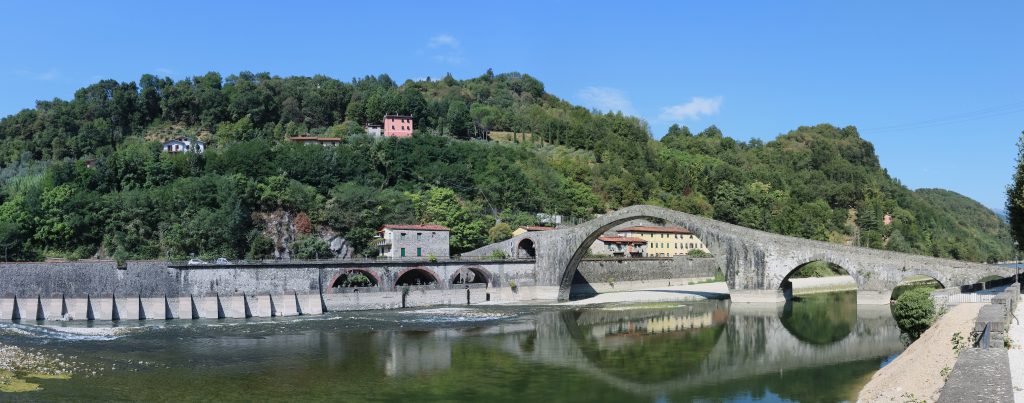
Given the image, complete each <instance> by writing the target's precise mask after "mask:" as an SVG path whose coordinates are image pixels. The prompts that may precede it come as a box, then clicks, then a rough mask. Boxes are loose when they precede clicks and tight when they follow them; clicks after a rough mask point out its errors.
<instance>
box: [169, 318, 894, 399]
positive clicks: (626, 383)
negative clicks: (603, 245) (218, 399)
mask: <svg viewBox="0 0 1024 403" xmlns="http://www.w3.org/2000/svg"><path fill="white" fill-rule="evenodd" d="M781 310H782V306H781V305H771V306H767V307H764V306H755V305H751V304H732V305H731V306H730V303H728V302H721V301H713V302H706V303H697V304H689V305H685V306H683V307H681V308H673V309H670V310H665V309H657V310H654V309H652V310H649V312H648V311H642V310H641V311H638V310H627V311H610V310H585V311H564V310H563V311H545V312H540V313H538V314H536V315H535V316H533V317H532V319H524V320H513V321H502V322H501V323H499V324H495V325H487V326H475V327H464V328H444V329H436V330H420V331H404V330H397V329H392V330H381V331H374V332H372V333H371V334H367V333H366V332H362V331H355V332H350V331H312V332H309V331H304V332H299V333H297V334H280V333H277V334H269V335H267V336H265V337H243V338H236V337H217V338H210V339H207V340H206V341H205V342H204V343H185V344H180V343H175V344H172V345H169V346H168V348H169V349H170V351H168V353H171V354H176V355H184V356H190V357H196V358H195V359H197V360H199V361H204V360H207V359H212V358H214V357H218V356H220V354H223V352H224V351H232V352H233V354H236V355H239V356H262V355H266V354H273V357H275V358H274V361H273V365H274V367H279V368H304V367H309V368H315V371H317V373H318V374H320V373H321V371H323V369H324V368H339V369H344V368H365V366H361V365H362V364H358V363H365V362H368V361H369V362H376V363H377V364H376V365H373V366H372V367H375V368H378V371H380V372H379V373H377V374H376V376H381V377H384V376H412V375H422V374H425V373H441V372H444V371H448V370H449V369H450V368H451V367H452V366H455V365H461V363H460V362H459V360H458V359H456V357H455V356H454V355H453V351H456V350H457V349H455V348H453V346H455V345H456V344H458V343H467V342H468V343H473V344H476V345H481V346H487V347H489V348H491V349H497V350H502V351H505V352H507V353H509V354H512V355H514V356H516V357H519V358H520V359H521V360H526V361H529V362H536V363H540V364H544V365H546V366H551V367H558V368H567V369H571V370H574V371H578V372H580V373H582V374H585V375H586V376H588V377H590V378H593V379H596V380H599V381H601V382H602V383H605V384H608V385H611V386H613V387H615V388H617V389H620V390H623V391H626V392H629V393H631V394H634V395H637V396H650V397H659V396H665V395H667V394H669V393H671V392H675V391H685V390H689V389H693V388H698V387H701V386H706V385H707V386H712V385H721V384H725V383H728V382H735V381H741V380H744V379H749V378H753V377H757V376H760V375H767V374H779V373H785V372H788V371H793V370H799V369H807V368H825V367H832V366H836V365H839V364H845V363H854V362H862V361H865V360H879V362H880V361H881V360H882V359H883V358H885V357H889V356H891V355H892V354H895V353H897V352H900V351H902V350H903V345H902V344H901V342H900V340H899V330H898V329H897V328H896V325H895V323H894V320H893V319H892V316H891V315H890V313H889V310H888V307H885V306H863V305H862V306H859V307H858V313H857V320H856V322H855V325H854V326H853V329H852V331H851V332H850V334H849V335H848V336H846V337H845V338H843V339H842V340H840V341H837V342H835V343H831V344H827V345H813V344H809V343H805V342H803V341H800V340H799V339H797V338H796V337H795V336H793V335H792V334H790V333H789V332H788V331H787V330H786V328H785V327H784V326H783V324H782V320H781V319H780V316H779V315H780V314H781ZM664 318H670V319H671V320H672V321H674V322H675V323H676V324H678V325H679V329H678V330H667V329H650V328H648V329H645V330H646V331H648V332H653V333H656V334H653V335H647V336H640V337H636V338H624V339H617V340H615V343H611V345H608V344H602V343H600V341H601V338H602V337H604V338H607V337H609V336H608V334H607V332H604V331H593V330H594V329H606V328H614V327H615V325H617V324H622V323H648V324H650V323H658V322H659V320H662V319H664ZM301 323H302V322H301V321H300V322H297V323H296V326H298V327H299V328H301V327H302V326H304V325H302V324H301ZM308 323H316V322H308ZM701 325H704V326H705V328H703V329H701V328H700V326H701ZM691 327H692V328H691ZM662 330H666V331H665V332H664V333H662V332H661V331H662ZM700 332H706V333H705V334H711V335H713V336H714V337H713V338H711V339H710V341H709V343H708V345H707V347H706V348H701V349H691V350H690V351H679V353H680V355H679V356H674V355H672V354H668V355H659V354H662V352H663V350H664V349H662V350H659V349H658V345H659V343H664V342H669V343H671V342H673V341H680V340H681V342H682V343H684V344H682V345H683V346H686V344H685V343H691V342H692V341H693V339H690V338H686V337H688V336H691V335H696V334H698V333H700ZM662 335H667V336H682V337H677V338H669V339H666V338H661V337H660V336H662ZM651 336H653V337H651ZM612 337H617V336H612ZM469 339H471V340H469ZM630 347H635V348H639V349H643V350H644V352H645V353H650V354H653V355H648V356H647V357H653V358H655V359H664V360H665V361H664V362H663V363H671V362H674V361H677V360H679V359H681V356H682V355H687V354H689V355H694V356H696V360H695V361H694V364H695V365H692V366H686V367H681V369H680V370H679V371H675V372H673V371H669V376H666V377H663V378H662V379H656V380H650V381H645V380H644V379H636V377H630V376H628V374H626V375H627V376H623V375H624V374H623V368H622V367H621V366H619V364H620V363H619V362H611V363H607V362H602V361H601V360H602V358H601V357H602V355H601V353H603V352H608V351H613V350H615V349H621V348H630ZM177 349H181V350H185V351H180V352H176V351H174V350H177ZM206 355H209V357H204V356H206ZM315 356H318V357H322V358H323V363H322V364H312V361H310V360H309V357H315ZM466 358H468V359H472V356H467V357H463V359H466ZM640 364H641V365H643V364H648V363H646V362H641V363H640ZM651 365H659V363H657V362H655V363H653V364H651ZM525 367H526V368H529V366H525ZM224 370H225V371H241V372H246V371H251V370H252V368H251V367H249V366H248V365H242V363H239V364H238V365H236V366H228V367H225V368H224Z"/></svg>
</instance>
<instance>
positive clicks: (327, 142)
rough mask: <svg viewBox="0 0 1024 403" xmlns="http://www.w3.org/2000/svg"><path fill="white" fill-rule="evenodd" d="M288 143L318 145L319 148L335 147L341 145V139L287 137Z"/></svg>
mask: <svg viewBox="0 0 1024 403" xmlns="http://www.w3.org/2000/svg"><path fill="white" fill-rule="evenodd" d="M288 141H291V142H293V143H302V144H306V145H319V146H336V145H338V144H341V139H339V138H336V137H310V136H299V137H289V138H288Z"/></svg>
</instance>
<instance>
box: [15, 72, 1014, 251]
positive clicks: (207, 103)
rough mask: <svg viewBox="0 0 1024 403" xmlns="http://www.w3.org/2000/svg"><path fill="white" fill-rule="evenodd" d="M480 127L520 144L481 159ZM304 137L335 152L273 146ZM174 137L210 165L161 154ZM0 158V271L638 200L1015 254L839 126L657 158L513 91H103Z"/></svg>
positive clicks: (179, 84) (269, 81)
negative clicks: (382, 123) (388, 132)
mask: <svg viewBox="0 0 1024 403" xmlns="http://www.w3.org/2000/svg"><path fill="white" fill-rule="evenodd" d="M386 113H400V114H409V115H412V116H414V118H415V125H416V128H417V134H416V135H415V136H414V137H412V138H411V139H402V140H396V139H374V138H371V137H368V136H366V135H365V134H363V133H362V125H363V124H365V123H368V122H377V121H379V119H380V117H381V116H383V115H384V114H386ZM492 130H495V131H497V130H500V131H508V132H513V133H520V134H521V133H530V134H531V136H528V138H530V139H531V141H530V142H523V141H520V140H521V139H523V138H527V136H519V135H516V134H513V136H512V139H514V140H513V141H512V142H508V141H502V142H496V141H488V140H487V133H488V132H489V131H492ZM305 134H312V135H318V136H329V137H339V138H343V139H344V140H343V142H342V144H341V145H339V146H338V147H321V146H304V145H299V144H294V143H291V142H287V141H283V140H284V138H285V137H287V136H293V135H305ZM180 135H185V136H191V137H199V138H201V139H203V140H204V141H206V142H207V143H208V146H209V147H208V149H207V151H206V153H204V154H202V155H197V154H179V155H169V154H165V153H161V152H160V149H159V146H160V141H162V140H166V139H169V138H171V137H175V136H180ZM0 158H2V159H0V163H2V167H3V168H2V170H0V186H2V188H0V190H2V191H0V202H2V204H0V247H3V248H4V252H5V253H6V254H7V255H8V256H9V257H10V258H12V259H26V260H27V259H39V258H42V257H47V256H63V257H70V258H85V257H93V256H100V257H115V258H118V259H129V258H155V257H167V256H170V257H176V258H180V257H185V256H189V255H191V254H196V255H199V256H208V257H209V256H226V257H232V258H234V257H243V256H248V257H250V258H262V257H268V256H275V255H291V256H300V257H324V256H328V255H331V254H333V253H337V252H338V251H339V248H338V247H339V246H341V248H340V252H341V253H344V254H350V253H352V254H357V255H360V254H361V255H372V254H373V253H374V248H373V247H372V246H371V244H370V241H371V238H372V236H373V234H374V231H375V229H376V228H378V227H379V226H380V225H382V224H384V223H389V222H435V223H440V224H444V225H447V226H449V227H451V228H452V230H453V234H452V248H453V251H455V252H460V251H465V250H469V249H472V248H475V247H477V246H480V245H482V244H485V243H486V242H489V241H491V240H497V239H503V238H504V237H507V236H509V235H510V233H511V229H512V228H514V227H515V226H517V225H524V224H535V223H536V216H535V213H539V212H543V213H550V214H561V215H564V216H569V217H576V218H580V219H583V218H588V217H591V216H592V215H593V214H599V213H602V212H605V211H607V210H610V209H615V208H618V207H622V206H627V205H631V204H637V203H651V204H659V205H664V206H667V207H670V208H674V209H678V210H682V211H688V212H692V213H696V214H702V215H706V216H710V217H714V218H717V219H721V220H725V221H729V222H733V223H738V224H741V225H745V226H749V227H753V228H759V229H764V230H768V231H773V232H778V233H783V234H789V235H795V236H801V237H806V238H814V239H820V240H829V241H833V242H844V243H851V244H859V245H864V246H870V247H874V248H885V249H891V250H897V251H906V252H914V253H922V254H929V255H935V256H943V257H955V258H958V259H966V260H975V261H986V260H988V261H991V260H998V259H1004V258H1006V257H1007V256H1008V255H1009V254H1010V248H1011V246H1010V244H1009V241H1008V237H1007V236H1006V235H1005V232H1006V230H1005V224H1004V223H1003V222H1002V221H1001V220H998V219H997V218H995V215H994V214H993V213H992V212H990V211H988V210H985V209H984V208H983V207H981V206H980V205H977V204H976V203H974V202H973V201H970V200H969V199H965V198H962V197H960V196H958V195H955V194H953V193H951V192H950V193H949V194H946V193H939V192H937V191H931V190H929V191H918V192H912V191H910V190H908V189H907V188H905V187H903V186H902V185H900V183H899V182H898V181H897V180H895V179H892V178H890V177H889V176H888V174H887V173H886V172H885V170H884V169H882V168H881V167H880V166H879V163H878V158H877V156H876V155H875V153H874V149H873V147H872V146H871V144H870V143H868V142H866V141H864V140H862V139H861V138H860V137H859V136H858V134H857V132H856V129H855V128H853V127H847V128H836V127H833V126H830V125H819V126H813V127H801V128H798V129H796V130H794V131H792V132H790V133H788V134H785V135H782V136H779V137H778V138H776V139H775V140H772V141H769V142H767V143H765V142H762V141H760V140H753V141H750V142H741V141H736V140H734V139H732V138H729V137H726V136H724V135H723V134H722V133H721V132H720V131H719V130H718V129H717V128H715V127H714V126H711V127H708V128H706V129H704V130H703V131H701V132H700V133H697V134H692V133H691V132H690V130H689V129H688V128H686V127H678V126H673V127H672V128H671V129H670V130H669V133H667V134H666V135H665V136H664V137H663V138H662V140H661V141H655V140H653V139H652V136H651V134H650V131H649V129H648V127H647V125H646V123H645V122H644V121H643V120H640V119H637V118H634V117H629V116H623V115H621V114H608V113H600V112H597V111H590V110H587V109H585V108H582V107H578V106H573V105H571V104H569V103H567V102H565V101H563V100H561V99H559V98H557V97H555V96H553V95H551V94H548V93H546V92H545V90H544V85H543V84H542V83H541V82H540V81H538V80H536V79H534V78H532V77H530V76H529V75H525V74H518V73H509V74H498V75H494V74H492V73H491V72H490V71H488V72H487V73H486V74H484V75H483V76H480V77H477V78H474V79H469V80H461V81H460V80H455V79H454V78H452V77H451V76H446V77H444V78H443V79H441V80H436V81H435V80H429V79H427V80H424V81H419V82H412V81H406V82H405V83H403V84H401V85H398V84H397V83H395V82H393V81H392V80H391V79H390V78H388V77H387V76H384V75H382V76H378V77H365V78H362V79H356V80H352V81H351V82H342V81H338V80H335V79H332V78H328V77H324V76H316V77H312V78H310V77H287V78H281V77H277V76H271V75H269V74H265V73H261V74H252V73H240V74H238V75H231V76H228V77H227V78H226V79H222V77H221V76H220V75H219V74H217V73H209V74H207V75H205V76H202V77H195V78H190V79H185V80H180V81H173V80H171V79H169V78H159V77H155V76H151V75H146V76H143V77H142V79H141V80H139V82H138V83H134V82H132V83H119V82H116V81H101V82H99V83H97V84H94V85H91V86H89V87H86V88H83V89H81V90H79V91H78V92H76V94H75V97H74V99H72V100H70V101H64V100H59V99H55V100H53V101H45V102H38V103H37V104H36V107H35V108H33V109H26V110H24V111H22V112H20V113H18V114H16V115H13V116H9V117H6V118H4V119H3V120H0ZM950 195H953V196H950ZM972 203H973V204H972ZM887 214H888V215H889V216H890V217H891V223H890V224H888V225H887V224H885V219H884V217H885V216H886V215H887ZM331 240H334V250H333V251H332V250H329V248H328V243H327V241H331ZM341 240H344V243H343V244H342V243H341V242H340V241H341Z"/></svg>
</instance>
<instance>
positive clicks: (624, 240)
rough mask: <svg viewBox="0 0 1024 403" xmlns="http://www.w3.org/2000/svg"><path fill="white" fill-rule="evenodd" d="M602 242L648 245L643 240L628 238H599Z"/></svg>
mask: <svg viewBox="0 0 1024 403" xmlns="http://www.w3.org/2000/svg"><path fill="white" fill-rule="evenodd" d="M597 239H598V240H599V241H601V242H609V243H647V241H645V240H643V239H642V238H633V237H628V236H601V237H598V238H597Z"/></svg>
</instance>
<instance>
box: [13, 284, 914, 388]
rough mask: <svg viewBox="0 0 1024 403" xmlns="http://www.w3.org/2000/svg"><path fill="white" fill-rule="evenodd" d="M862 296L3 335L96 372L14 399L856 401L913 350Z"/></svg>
mask: <svg viewBox="0 0 1024 403" xmlns="http://www.w3.org/2000/svg"><path fill="white" fill-rule="evenodd" d="M854 298H855V296H854V295H853V294H829V295H823V296H817V297H812V298H806V299H804V300H803V301H799V302H794V303H790V304H787V305H785V306H781V305H780V306H771V307H750V306H741V305H730V304H729V302H728V301H708V302H697V303H686V304H657V305H633V306H629V305H617V306H604V307H596V308H583V309H564V308H555V307H522V306H504V307H471V308H437V309H415V310H404V311H372V312H347V313H333V314H330V315H327V316H322V317H303V318H285V319H280V320H266V319H264V320H244V321H243V320H235V321H231V320H221V321H195V322H191V321H189V322H184V321H181V322H177V321H172V322H166V323H164V322H154V321H150V322H144V323H143V322H136V323H135V324H134V327H132V326H128V327H129V328H130V329H131V330H130V331H128V332H127V333H126V334H122V335H118V336H112V337H102V336H90V337H81V336H70V335H67V334H65V333H62V332H40V331H38V330H36V329H35V328H32V327H26V326H22V325H14V324H10V323H8V324H0V342H2V343H6V344H14V345H17V346H20V347H22V348H25V349H28V350H32V351H41V352H46V353H53V354H56V353H60V354H64V356H65V357H74V358H73V360H74V361H77V362H80V363H81V366H83V367H84V368H85V370H80V371H79V373H78V374H76V375H75V376H74V377H72V379H70V380H34V381H33V382H38V383H40V384H42V386H43V390H41V391H37V392H28V393H21V394H6V395H5V394H2V393H0V400H11V399H13V400H20V399H24V400H32V401H38V400H46V401H50V400H73V401H83V400H103V401H109V400H142V401H154V400H174V401H182V400H204V401H264V400H293V401H310V400H331V401H351V402H362V401H410V402H411V401H417V402H418V401H465V402H489V403H493V402H524V401H545V402H548V401H551V402H554V401H559V402H561V401H564V402H605V401H606V402H623V401H658V402H669V401H671V402H685V401H692V400H711V401H843V400H853V399H854V398H855V397H856V393H857V391H858V390H859V389H860V387H861V386H862V385H863V384H864V383H865V382H866V381H867V379H868V378H870V376H871V375H872V374H873V373H874V372H875V371H876V370H877V369H878V368H879V367H880V366H881V365H883V364H884V363H885V362H887V360H888V359H891V358H892V357H893V356H894V355H896V354H898V353H899V352H901V351H902V350H903V348H904V346H903V344H902V342H901V341H900V331H899V329H898V328H897V327H896V324H895V321H894V320H893V319H892V316H891V314H890V313H889V308H888V307H887V306H879V307H873V306H860V307H858V306H857V305H856V302H855V300H854ZM858 308H859V309H858ZM129 325H131V324H129ZM140 325H141V327H140ZM93 371H95V374H93Z"/></svg>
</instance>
